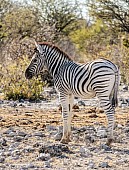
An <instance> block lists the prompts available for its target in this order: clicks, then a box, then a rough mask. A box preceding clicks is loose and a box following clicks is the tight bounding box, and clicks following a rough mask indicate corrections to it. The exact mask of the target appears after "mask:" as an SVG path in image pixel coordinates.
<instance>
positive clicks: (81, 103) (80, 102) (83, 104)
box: [78, 100, 86, 106]
mask: <svg viewBox="0 0 129 170" xmlns="http://www.w3.org/2000/svg"><path fill="white" fill-rule="evenodd" d="M78 105H79V106H86V104H85V102H83V101H82V100H80V101H78Z"/></svg>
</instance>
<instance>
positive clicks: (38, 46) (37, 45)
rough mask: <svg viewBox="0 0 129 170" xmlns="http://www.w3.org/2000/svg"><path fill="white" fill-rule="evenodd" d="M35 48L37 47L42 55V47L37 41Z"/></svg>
mask: <svg viewBox="0 0 129 170" xmlns="http://www.w3.org/2000/svg"><path fill="white" fill-rule="evenodd" d="M35 46H36V48H37V50H38V51H39V52H40V53H42V47H41V45H40V44H38V43H37V42H36V41H35Z"/></svg>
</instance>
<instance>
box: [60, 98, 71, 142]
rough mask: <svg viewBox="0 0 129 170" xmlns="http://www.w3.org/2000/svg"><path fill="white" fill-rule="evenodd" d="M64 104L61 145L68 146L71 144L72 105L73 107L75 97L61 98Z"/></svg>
mask: <svg viewBox="0 0 129 170" xmlns="http://www.w3.org/2000/svg"><path fill="white" fill-rule="evenodd" d="M60 100H61V103H62V117H63V136H62V139H61V143H64V144H67V143H69V142H71V140H70V136H71V118H72V105H73V96H72V95H68V96H63V95H61V96H60Z"/></svg>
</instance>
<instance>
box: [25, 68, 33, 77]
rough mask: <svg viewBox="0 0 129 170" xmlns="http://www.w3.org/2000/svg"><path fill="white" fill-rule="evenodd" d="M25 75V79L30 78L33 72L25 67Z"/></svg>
mask: <svg viewBox="0 0 129 170" xmlns="http://www.w3.org/2000/svg"><path fill="white" fill-rule="evenodd" d="M25 77H26V79H31V78H32V77H33V74H32V73H31V72H30V71H29V69H26V71H25Z"/></svg>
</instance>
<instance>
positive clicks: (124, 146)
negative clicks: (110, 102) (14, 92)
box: [0, 93, 129, 170]
mask: <svg viewBox="0 0 129 170" xmlns="http://www.w3.org/2000/svg"><path fill="white" fill-rule="evenodd" d="M128 94H129V93H128ZM88 102H91V103H90V105H91V106H92V107H91V106H90V107H89V106H87V105H89V103H88V104H86V102H85V106H84V103H83V102H80V101H79V102H78V105H80V106H79V108H77V107H76V108H74V109H73V112H74V116H73V120H72V142H70V143H69V144H68V145H62V144H60V143H59V141H58V138H60V136H61V133H62V118H61V111H60V110H59V107H58V104H59V103H58V102H57V101H56V100H53V101H51V102H48V101H47V102H45V101H44V102H40V101H37V103H30V102H28V101H24V100H22V101H20V102H13V101H4V100H0V170H47V169H52V170H91V169H98V170H102V169H107V170H128V169H129V107H128V106H127V105H126V107H123V106H124V105H123V106H121V107H118V108H117V109H116V114H115V118H116V121H115V122H116V123H115V129H114V136H115V142H114V143H113V144H112V146H111V147H108V146H107V145H105V142H106V124H107V122H106V117H105V114H104V113H103V110H101V109H98V108H97V107H96V106H95V104H96V103H97V101H96V100H95V99H94V100H88ZM57 133H59V134H60V135H58V136H56V134H57Z"/></svg>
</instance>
